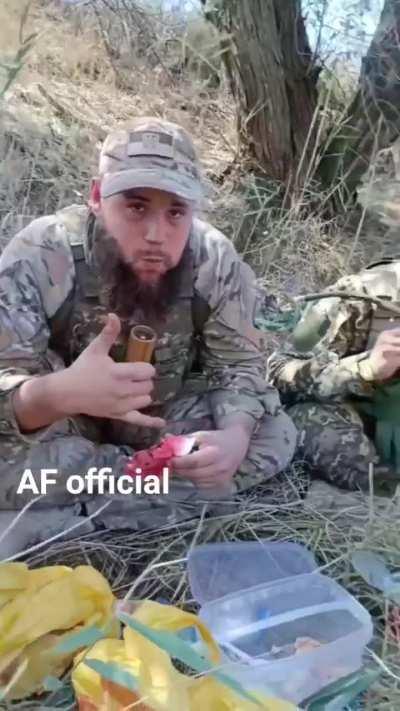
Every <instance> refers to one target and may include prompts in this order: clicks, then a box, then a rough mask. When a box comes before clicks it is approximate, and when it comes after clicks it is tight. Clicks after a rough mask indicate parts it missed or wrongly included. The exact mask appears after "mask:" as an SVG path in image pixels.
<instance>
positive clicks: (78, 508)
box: [0, 392, 296, 560]
mask: <svg viewBox="0 0 400 711" xmlns="http://www.w3.org/2000/svg"><path fill="white" fill-rule="evenodd" d="M163 416H164V418H165V420H166V423H167V425H166V428H165V431H164V432H162V433H161V434H166V433H170V434H189V433H192V432H195V431H200V430H210V429H215V425H214V422H213V418H212V415H211V411H210V406H209V402H208V396H207V394H206V393H204V392H203V393H194V394H185V395H183V396H182V397H181V398H179V399H176V400H175V401H173V402H172V403H171V404H169V405H168V407H167V408H166V410H165V411H164V412H163ZM85 427H86V432H85V434H86V436H83V435H82V432H83V431H84V426H83V424H82V418H80V419H78V420H77V421H76V422H75V421H72V422H71V421H68V422H67V421H66V422H64V421H63V422H60V423H57V425H55V426H54V427H51V428H49V429H48V430H46V432H45V434H44V436H43V438H41V439H39V440H36V439H35V440H34V441H33V442H32V443H29V441H21V439H19V438H18V439H17V438H15V439H13V438H7V439H6V438H3V441H1V438H0V481H1V488H0V541H1V532H2V530H4V529H5V528H6V526H7V525H9V524H10V523H11V522H12V521H13V520H14V519H15V515H16V512H17V511H18V510H21V509H22V508H23V507H24V506H25V505H26V504H28V503H29V502H31V501H32V499H33V498H35V494H33V493H32V491H25V492H23V493H17V489H18V486H19V483H20V481H21V477H22V474H23V472H24V471H25V470H26V469H29V470H31V472H32V476H33V478H34V479H35V481H36V482H37V484H38V487H39V486H40V471H41V470H42V469H54V470H56V471H57V474H54V475H52V476H53V477H54V478H55V479H56V484H52V485H50V486H49V487H48V493H47V495H46V496H44V497H43V498H41V499H40V500H38V501H36V502H35V503H34V504H33V505H31V506H30V507H29V509H28V510H27V511H26V512H24V513H23V515H22V517H21V519H20V523H17V525H16V526H14V528H13V530H12V532H10V534H9V535H7V536H6V538H5V540H4V542H3V543H1V542H0V560H1V558H2V557H4V555H10V554H11V553H10V551H13V550H14V549H15V548H17V550H20V549H21V548H22V545H23V541H25V539H26V538H27V536H28V532H29V542H30V543H32V542H35V541H38V540H45V539H48V538H49V537H50V536H52V535H55V534H56V533H58V532H59V531H62V530H66V529H67V528H68V527H70V526H71V525H75V523H79V524H80V525H82V529H81V528H79V534H80V533H81V530H82V531H87V530H93V529H94V527H95V526H96V527H100V528H106V529H110V530H115V529H121V528H129V529H133V530H144V529H147V530H148V529H154V528H158V527H160V526H164V525H166V524H173V523H177V522H178V521H182V520H185V519H189V518H192V517H194V516H198V515H199V514H200V513H201V511H202V510H203V507H204V503H205V502H207V501H208V505H209V508H210V509H211V510H212V507H213V506H215V507H216V508H218V507H217V501H216V499H215V495H214V499H213V502H212V503H210V501H209V499H207V498H206V497H205V496H204V494H203V495H202V492H201V491H200V490H199V489H197V488H196V487H195V486H194V485H193V484H192V483H191V482H189V481H188V480H184V479H182V478H177V477H173V474H172V475H171V476H170V480H169V494H168V495H160V496H158V495H144V494H141V495H134V494H133V495H132V494H131V495H122V494H114V495H110V494H103V495H100V494H92V495H90V494H88V493H87V492H83V494H80V495H79V496H74V495H73V494H70V493H68V491H67V490H66V485H65V483H66V480H67V478H68V477H70V476H71V475H76V474H80V475H81V476H82V474H85V473H87V472H88V470H89V469H90V468H91V467H95V468H97V469H100V468H101V467H110V468H111V469H112V473H113V475H114V476H118V475H119V474H121V473H122V472H123V470H124V466H125V463H126V461H127V458H128V457H129V456H130V455H131V454H133V453H134V450H135V449H136V450H138V449H142V448H145V447H147V446H149V445H150V444H151V443H152V440H153V441H154V437H158V436H159V433H158V432H156V431H154V432H156V434H154V432H152V433H149V430H142V432H141V433H140V431H138V432H137V433H136V434H137V437H138V439H137V443H136V446H135V447H133V446H132V445H131V446H127V445H123V444H120V443H118V444H117V443H112V444H110V443H104V442H103V443H100V442H99V441H98V439H96V437H95V434H96V426H95V423H93V422H90V421H89V418H88V421H86V423H85ZM131 429H132V428H131ZM149 434H150V436H149ZM120 437H121V434H119V438H120ZM28 439H29V438H28ZM114 439H115V438H114ZM131 439H132V437H131ZM295 446H296V430H295V427H294V425H293V423H292V422H291V420H290V418H289V417H288V415H287V414H285V413H284V412H281V413H280V414H278V415H276V416H271V415H267V414H266V415H265V416H264V418H263V419H262V420H261V421H260V422H259V423H258V424H257V427H256V429H255V431H254V433H253V436H252V438H251V441H250V446H249V449H248V452H247V456H246V458H245V460H244V461H243V463H242V465H241V467H240V470H239V471H238V472H237V473H236V474H235V477H234V485H233V490H232V493H235V492H238V491H243V490H245V489H247V488H250V487H252V486H254V485H257V484H259V483H260V482H262V481H263V480H266V479H268V478H270V477H273V476H274V475H276V474H277V473H279V472H280V471H282V469H284V468H285V467H286V465H287V464H288V463H289V462H290V461H291V459H292V457H293V454H294V451H295ZM223 498H224V503H225V496H224V497H223ZM228 498H230V497H228ZM232 498H233V497H232ZM232 498H231V501H232ZM103 505H106V506H107V508H106V509H105V510H104V511H103V512H101V513H99V514H98V515H96V517H95V518H93V519H92V520H90V525H89V521H88V517H89V516H91V515H92V514H95V513H96V512H97V511H98V510H99V509H100V508H101V507H102V506H103ZM231 506H232V503H231ZM225 510H226V509H225ZM76 533H78V531H77V532H76ZM75 535H76V534H75Z"/></svg>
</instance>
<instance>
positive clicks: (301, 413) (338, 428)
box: [287, 402, 400, 494]
mask: <svg viewBox="0 0 400 711" xmlns="http://www.w3.org/2000/svg"><path fill="white" fill-rule="evenodd" d="M287 412H288V414H289V415H290V417H291V418H292V420H293V422H294V423H295V425H296V427H297V429H298V449H297V453H296V460H297V459H303V460H304V462H305V463H306V464H307V465H308V467H309V470H310V473H311V475H312V476H315V477H317V478H320V479H324V480H325V481H327V482H329V483H330V484H334V485H335V486H337V487H339V488H342V489H347V490H350V491H356V490H361V491H369V490H370V474H371V472H372V474H373V485H374V489H375V492H376V493H382V494H391V493H393V492H394V490H395V488H396V485H397V484H398V483H400V477H399V475H396V473H395V472H394V471H392V470H391V469H390V468H389V467H387V466H385V465H384V464H382V463H381V461H380V458H379V456H378V454H377V452H376V449H375V446H374V443H373V442H372V441H371V439H370V438H369V437H368V436H367V434H366V432H365V423H364V422H363V420H362V419H361V417H360V415H359V414H358V413H357V412H356V410H355V409H354V408H353V407H352V406H351V405H350V404H348V403H336V402H335V403H320V402H319V403H316V402H304V403H299V404H297V405H293V406H292V407H290V408H288V410H287ZM371 465H373V466H372V467H371Z"/></svg>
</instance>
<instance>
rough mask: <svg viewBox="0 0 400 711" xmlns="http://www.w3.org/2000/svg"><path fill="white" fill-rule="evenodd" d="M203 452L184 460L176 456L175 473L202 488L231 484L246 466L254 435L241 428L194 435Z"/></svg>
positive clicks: (172, 463)
mask: <svg viewBox="0 0 400 711" xmlns="http://www.w3.org/2000/svg"><path fill="white" fill-rule="evenodd" d="M190 436H193V437H195V438H196V441H197V444H198V447H199V450H198V451H197V452H194V453H193V454H188V455H186V456H184V457H174V459H173V460H172V462H171V469H172V472H173V474H176V475H177V476H181V477H184V478H185V479H190V481H192V482H193V483H194V484H196V485H198V486H199V487H200V488H202V489H205V488H212V487H215V485H216V484H224V483H228V482H230V481H231V480H232V478H233V475H234V474H235V472H237V470H238V469H239V467H240V465H241V464H242V462H243V460H244V458H245V456H246V454H247V450H248V448H249V442H250V436H249V434H248V433H247V432H246V430H245V429H244V428H243V427H241V426H232V427H228V428H227V429H223V430H211V431H206V432H194V433H193V435H190Z"/></svg>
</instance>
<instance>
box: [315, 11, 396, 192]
mask: <svg viewBox="0 0 400 711" xmlns="http://www.w3.org/2000/svg"><path fill="white" fill-rule="evenodd" d="M399 133H400V0H386V2H385V5H384V8H383V11H382V14H381V17H380V21H379V24H378V27H377V29H376V32H375V35H374V37H373V39H372V42H371V45H370V47H369V49H368V52H367V54H366V56H365V57H364V58H363V60H362V67H361V73H360V78H359V85H358V89H357V93H356V95H355V96H354V99H353V101H352V102H351V104H350V106H349V107H348V109H347V112H346V115H345V118H344V120H343V122H342V123H341V125H340V127H339V128H338V131H337V132H336V135H334V137H333V138H332V139H331V141H330V142H329V144H328V146H327V148H326V150H325V151H324V155H323V157H322V160H321V162H320V165H319V169H318V173H319V177H320V179H321V182H322V183H323V185H324V186H326V187H332V188H336V192H337V191H340V195H341V203H342V204H346V203H347V202H348V201H349V200H351V199H353V198H354V193H355V191H356V189H357V186H358V185H359V183H360V181H361V178H362V176H363V175H364V173H365V171H366V170H367V169H368V167H369V165H370V163H371V161H372V160H373V159H374V157H375V155H376V153H377V152H378V151H379V150H381V149H382V148H387V147H388V146H390V144H391V143H393V141H394V140H395V139H396V138H397V137H398V136H399Z"/></svg>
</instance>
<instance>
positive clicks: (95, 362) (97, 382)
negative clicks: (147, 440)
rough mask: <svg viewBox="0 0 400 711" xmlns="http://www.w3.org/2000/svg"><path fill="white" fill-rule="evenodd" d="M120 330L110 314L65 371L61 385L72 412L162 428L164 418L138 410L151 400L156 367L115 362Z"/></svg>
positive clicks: (147, 364)
mask: <svg viewBox="0 0 400 711" xmlns="http://www.w3.org/2000/svg"><path fill="white" fill-rule="evenodd" d="M120 329H121V324H120V320H119V318H118V317H117V316H115V314H109V315H108V318H107V323H106V325H105V326H104V328H103V330H102V331H101V333H99V335H98V336H97V337H96V338H95V339H94V340H93V341H92V343H90V344H89V345H88V346H87V348H85V350H84V351H83V352H82V353H81V355H80V356H79V357H78V358H77V359H76V361H75V362H74V363H73V364H72V365H71V366H70V367H69V368H67V369H66V370H65V371H64V381H63V383H61V382H60V387H61V389H62V390H63V391H64V397H65V404H66V408H67V409H68V411H69V413H70V414H71V415H74V414H75V415H76V414H83V415H92V416H93V417H105V418H110V419H118V420H123V421H125V422H130V423H131V424H134V425H142V426H144V427H157V428H161V427H163V426H164V425H165V422H164V420H162V419H160V418H158V417H149V416H148V415H143V414H142V413H140V412H138V410H139V409H140V408H143V407H147V406H148V405H150V403H151V396H150V393H151V391H152V390H153V387H154V386H153V378H154V375H155V370H154V368H153V366H152V365H150V364H149V363H115V362H114V361H113V359H112V358H111V357H110V356H109V351H110V348H111V346H112V345H113V343H115V341H116V339H117V337H118V335H119V332H120Z"/></svg>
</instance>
